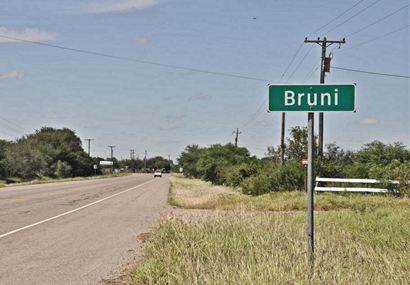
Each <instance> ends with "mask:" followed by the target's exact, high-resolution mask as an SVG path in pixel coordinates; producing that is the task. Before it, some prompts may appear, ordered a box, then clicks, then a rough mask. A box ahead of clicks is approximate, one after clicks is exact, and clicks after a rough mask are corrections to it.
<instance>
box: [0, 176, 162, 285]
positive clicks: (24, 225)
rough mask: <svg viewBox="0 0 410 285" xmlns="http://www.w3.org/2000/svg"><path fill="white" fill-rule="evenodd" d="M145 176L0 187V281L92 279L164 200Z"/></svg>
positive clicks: (158, 181) (113, 262)
mask: <svg viewBox="0 0 410 285" xmlns="http://www.w3.org/2000/svg"><path fill="white" fill-rule="evenodd" d="M168 185H169V181H168V178H167V177H166V176H165V177H163V178H155V179H154V178H153V176H152V175H131V176H126V177H118V178H109V179H100V180H87V181H78V182H66V183H53V184H42V185H30V186H18V187H7V188H1V189H0V284H13V285H14V284H19V285H23V284H30V285H31V284H97V283H98V282H99V281H100V280H101V279H102V278H106V277H108V276H109V275H111V274H112V273H114V272H116V271H118V270H119V269H120V268H121V266H122V265H124V264H126V263H127V262H128V261H129V260H130V259H131V257H132V256H133V254H134V252H133V251H134V250H135V248H136V237H137V236H138V235H139V234H141V233H144V232H147V231H149V230H150V227H151V226H152V225H154V224H155V222H156V221H157V220H158V218H159V216H160V212H161V210H162V209H163V207H164V206H165V205H166V200H167V193H168Z"/></svg>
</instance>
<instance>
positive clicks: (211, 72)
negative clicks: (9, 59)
mask: <svg viewBox="0 0 410 285" xmlns="http://www.w3.org/2000/svg"><path fill="white" fill-rule="evenodd" d="M0 38H3V39H8V40H13V41H20V42H25V43H30V44H34V45H40V46H46V47H51V48H57V49H62V50H68V51H71V52H77V53H83V54H89V55H94V56H100V57H106V58H111V59H117V60H125V61H131V62H135V63H139V64H146V65H153V66H158V67H165V68H171V69H178V70H184V71H191V72H197V73H204V74H211V75H219V76H226V77H233V78H240V79H247V80H256V81H263V82H270V80H269V79H265V78H258V77H252V76H247V75H242V74H233V73H227V72H220V71H213V70H206V69H199V68H191V67H186V66H180V65H173V64H166V63H160V62H155V61H148V60H142V59H137V58H133V57H127V56H117V55H112V54H107V53H102V52H97V51H92V50H86V49H79V48H72V47H67V46H62V45H55V44H49V43H44V42H38V41H32V40H27V39H21V38H17V37H11V36H7V35H1V34H0Z"/></svg>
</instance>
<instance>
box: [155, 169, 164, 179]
mask: <svg viewBox="0 0 410 285" xmlns="http://www.w3.org/2000/svg"><path fill="white" fill-rule="evenodd" d="M155 177H160V178H161V177H162V171H161V170H158V169H157V170H155V172H154V178H155Z"/></svg>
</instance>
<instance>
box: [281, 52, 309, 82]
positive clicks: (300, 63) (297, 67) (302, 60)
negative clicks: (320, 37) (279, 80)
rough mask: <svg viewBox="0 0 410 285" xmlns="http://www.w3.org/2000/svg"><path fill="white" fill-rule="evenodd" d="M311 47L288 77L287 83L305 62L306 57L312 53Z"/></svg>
mask: <svg viewBox="0 0 410 285" xmlns="http://www.w3.org/2000/svg"><path fill="white" fill-rule="evenodd" d="M312 49H313V46H311V47H310V48H309V50H308V51H307V52H306V53H305V55H304V56H303V58H302V59H301V60H300V62H299V64H298V65H297V66H296V68H295V69H294V70H293V72H292V73H291V75H290V76H289V77H288V80H287V82H289V80H290V79H291V78H292V77H293V75H294V74H295V73H296V71H297V70H298V69H299V67H300V66H301V65H302V63H303V62H304V61H305V59H306V58H307V56H308V55H309V54H310V52H311V51H312Z"/></svg>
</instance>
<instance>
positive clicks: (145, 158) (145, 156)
mask: <svg viewBox="0 0 410 285" xmlns="http://www.w3.org/2000/svg"><path fill="white" fill-rule="evenodd" d="M144 169H147V150H145V153H144Z"/></svg>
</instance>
